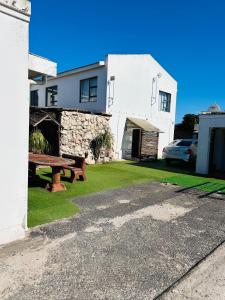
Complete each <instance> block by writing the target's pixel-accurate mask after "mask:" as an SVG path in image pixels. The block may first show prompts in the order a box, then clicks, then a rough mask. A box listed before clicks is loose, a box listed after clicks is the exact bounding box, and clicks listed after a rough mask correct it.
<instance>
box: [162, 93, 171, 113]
mask: <svg viewBox="0 0 225 300" xmlns="http://www.w3.org/2000/svg"><path fill="white" fill-rule="evenodd" d="M159 105H160V106H159V109H160V110H161V111H165V112H170V106H171V94H169V93H166V92H162V91H159Z"/></svg>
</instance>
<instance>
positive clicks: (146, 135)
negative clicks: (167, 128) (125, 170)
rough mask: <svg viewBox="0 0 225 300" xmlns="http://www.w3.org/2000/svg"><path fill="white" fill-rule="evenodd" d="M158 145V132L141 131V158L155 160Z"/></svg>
mask: <svg viewBox="0 0 225 300" xmlns="http://www.w3.org/2000/svg"><path fill="white" fill-rule="evenodd" d="M158 144H159V134H158V132H154V131H151V132H147V131H142V140H141V156H143V157H152V158H157V154H158Z"/></svg>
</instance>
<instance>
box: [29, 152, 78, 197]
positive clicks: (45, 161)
mask: <svg viewBox="0 0 225 300" xmlns="http://www.w3.org/2000/svg"><path fill="white" fill-rule="evenodd" d="M73 163H74V160H70V159H65V158H62V157H57V156H51V155H46V154H35V153H29V164H30V165H31V168H32V172H33V175H34V174H36V168H37V166H38V165H42V166H48V167H51V168H52V182H51V183H50V184H48V185H47V186H46V188H47V189H48V190H49V191H50V192H59V191H66V186H65V185H64V184H63V183H61V174H60V172H61V170H62V169H63V166H65V165H72V164H73Z"/></svg>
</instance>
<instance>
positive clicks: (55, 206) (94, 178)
mask: <svg viewBox="0 0 225 300" xmlns="http://www.w3.org/2000/svg"><path fill="white" fill-rule="evenodd" d="M38 175H39V177H40V180H38V181H36V183H33V184H32V183H31V184H30V187H29V191H28V193H29V210H28V226H29V227H34V226H36V225H40V224H44V223H48V222H51V221H54V220H58V219H62V218H66V217H70V216H73V215H74V214H76V213H77V212H79V208H78V207H77V206H76V205H74V204H73V203H72V202H71V199H73V198H75V197H78V196H83V195H88V194H92V193H96V192H99V191H103V190H107V189H113V188H120V187H124V186H128V185H132V184H138V183H144V182H147V181H162V182H169V183H173V184H178V185H181V186H184V187H194V186H196V185H198V187H196V188H198V189H202V190H204V191H208V192H210V191H213V190H215V189H217V188H220V189H222V188H223V187H224V188H225V182H224V181H223V180H216V179H208V178H205V177H198V176H195V175H192V174H191V172H190V171H189V170H188V169H187V168H186V167H185V165H184V166H179V168H177V167H176V165H174V166H170V167H167V166H166V165H165V164H164V162H163V161H157V162H145V163H135V162H131V161H121V162H112V163H107V164H103V165H94V166H88V168H87V178H88V180H87V181H86V182H82V181H77V182H76V183H75V184H71V183H70V182H69V181H68V179H69V178H68V177H67V178H65V177H63V176H62V182H63V183H65V185H66V187H67V191H65V192H58V193H50V192H48V191H47V190H45V189H44V186H45V185H46V182H47V181H50V178H51V177H50V176H51V169H50V168H48V169H40V170H39V171H38ZM207 182H208V183H207ZM203 183H207V184H205V185H202V186H200V184H203Z"/></svg>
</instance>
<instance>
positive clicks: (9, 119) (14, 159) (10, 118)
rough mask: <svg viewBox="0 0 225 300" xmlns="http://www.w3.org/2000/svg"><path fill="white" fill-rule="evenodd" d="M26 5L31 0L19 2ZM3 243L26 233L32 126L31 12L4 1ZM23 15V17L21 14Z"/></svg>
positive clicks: (0, 22)
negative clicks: (17, 8)
mask: <svg viewBox="0 0 225 300" xmlns="http://www.w3.org/2000/svg"><path fill="white" fill-rule="evenodd" d="M19 4H20V5H21V7H20V8H22V5H23V4H27V1H23V2H20V3H19ZM0 8H1V11H0V28H1V30H0V41H4V43H1V50H0V51H1V55H0V66H1V68H0V82H1V83H2V84H1V89H0V101H1V112H2V113H1V118H0V134H1V141H2V145H1V147H0V160H1V172H0V182H1V188H0V244H3V243H7V242H11V241H13V240H15V239H18V238H22V237H24V236H25V230H26V227H27V164H28V163H27V161H28V160H27V158H28V135H29V134H28V128H29V86H28V30H29V23H28V22H29V16H28V15H24V14H20V13H19V12H18V11H15V10H14V9H13V10H12V9H9V8H7V7H4V6H2V5H1V3H0ZM18 16H19V18H18Z"/></svg>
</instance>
